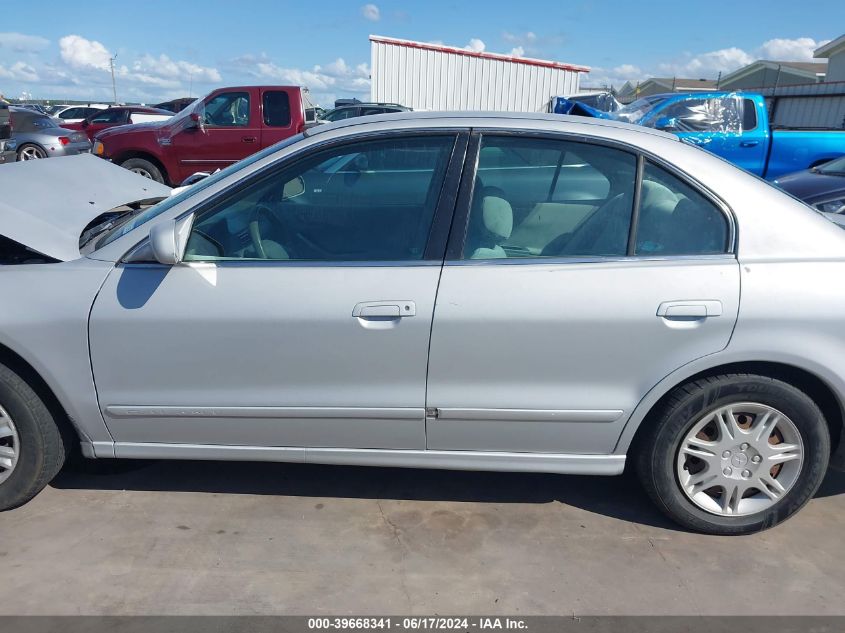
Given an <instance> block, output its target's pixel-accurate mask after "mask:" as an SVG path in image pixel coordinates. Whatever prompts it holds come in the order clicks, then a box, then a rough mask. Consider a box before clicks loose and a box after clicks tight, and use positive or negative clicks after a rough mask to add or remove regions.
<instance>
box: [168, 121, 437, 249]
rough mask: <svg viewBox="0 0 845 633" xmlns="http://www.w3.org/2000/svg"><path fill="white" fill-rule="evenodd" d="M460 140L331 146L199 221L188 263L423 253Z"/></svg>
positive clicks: (250, 188) (399, 140)
mask: <svg viewBox="0 0 845 633" xmlns="http://www.w3.org/2000/svg"><path fill="white" fill-rule="evenodd" d="M453 144H454V137H453V136H451V135H449V136H434V137H416V138H394V139H388V140H373V141H367V142H358V143H354V144H350V145H344V146H342V147H339V148H334V149H329V150H325V151H322V152H319V153H317V154H314V155H312V156H309V157H308V158H305V159H303V160H301V161H298V162H297V163H295V164H294V165H291V166H289V167H286V168H283V169H279V170H275V171H273V173H271V174H270V175H268V176H265V177H264V178H262V179H261V180H258V181H256V182H254V183H252V184H250V185H249V186H247V187H244V188H243V189H241V190H240V191H238V192H237V193H235V194H233V195H232V196H231V197H229V198H228V199H227V200H225V201H224V202H222V203H220V204H219V205H217V206H216V207H214V208H213V209H211V210H209V211H208V212H206V213H204V214H203V215H202V216H200V217H198V218H197V219H196V220H195V221H194V225H193V228H192V231H191V236H190V238H189V240H188V244H187V247H186V250H185V257H184V258H185V261H202V260H205V261H208V260H211V261H217V260H300V261H330V262H346V261H407V260H419V259H422V257H423V253H424V251H425V245H426V242H427V240H428V233H429V230H430V228H431V223H432V219H433V217H434V210H435V208H436V206H437V201H438V199H439V196H440V189H441V186H442V184H443V177H444V174H445V170H446V165H447V163H448V160H449V156H450V154H451V150H452V146H453Z"/></svg>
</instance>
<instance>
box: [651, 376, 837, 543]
mask: <svg viewBox="0 0 845 633" xmlns="http://www.w3.org/2000/svg"><path fill="white" fill-rule="evenodd" d="M654 422H655V423H654V424H653V425H652V426H651V427H650V429H649V431H648V433H647V435H646V436H644V437H643V440H642V441H641V442H639V444H638V446H639V449H638V450H639V453H638V455H637V469H638V472H639V475H640V478H641V480H642V482H643V485H644V486H645V488H646V491H647V492H648V493H649V495H650V496H651V497H652V499H653V500H654V501H655V503H656V504H657V505H658V507H659V508H660V509H661V510H663V511H664V512H665V513H666V514H667V515H668V516H669V517H670V518H672V519H673V520H675V521H677V522H678V523H680V524H681V525H683V526H685V527H688V528H691V529H693V530H697V531H700V532H707V533H712V534H747V533H750V532H755V531H759V530H763V529H766V528H768V527H772V526H773V525H775V524H777V523H779V522H781V521H783V520H785V519H787V518H788V517H790V516H792V515H793V514H794V513H795V512H797V511H798V510H799V509H800V508H801V507H803V506H804V504H806V503H807V502H808V501H809V500H810V499H811V498H812V496H813V495H814V494H815V492H816V490H817V489H818V487H819V485H820V484H821V482H822V479H823V477H824V474H825V471H826V470H827V464H828V460H829V457H830V433H829V429H828V426H827V423H826V421H825V419H824V416H823V415H822V413H821V411H820V410H819V408H818V406H816V404H815V403H814V402H813V401H812V400H811V399H810V398H809V397H808V396H807V395H806V394H805V393H803V392H802V391H800V390H798V389H796V388H795V387H793V386H792V385H789V384H787V383H785V382H782V381H780V380H775V379H772V378H768V377H765V376H756V375H748V374H732V375H725V376H717V377H712V378H706V379H702V380H698V381H694V382H690V383H688V384H686V385H683V386H681V387H678V388H677V389H676V390H675V391H674V392H673V393H671V394H670V395H669V397H668V398H667V399H666V402H665V403H664V406H663V407H662V409H661V410H660V411H659V412H658V413H657V418H656V419H655V420H654Z"/></svg>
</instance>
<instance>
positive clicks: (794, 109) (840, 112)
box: [748, 81, 845, 129]
mask: <svg viewBox="0 0 845 633" xmlns="http://www.w3.org/2000/svg"><path fill="white" fill-rule="evenodd" d="M748 92H759V93H760V94H762V95H763V96H764V97H766V103H767V104H768V105H769V108H770V110H772V109H773V110H774V117H773V120H772V122H771V123H772V125H775V126H779V127H810V128H813V127H817V128H833V129H845V82H842V81H838V82H826V83H820V84H804V85H801V86H781V87H778V88H763V89H758V90H749V91H748ZM775 102H776V103H775Z"/></svg>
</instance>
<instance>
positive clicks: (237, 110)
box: [203, 92, 249, 127]
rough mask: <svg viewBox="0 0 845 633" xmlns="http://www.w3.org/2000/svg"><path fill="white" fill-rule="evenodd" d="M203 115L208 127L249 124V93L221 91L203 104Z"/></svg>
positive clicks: (243, 125)
mask: <svg viewBox="0 0 845 633" xmlns="http://www.w3.org/2000/svg"><path fill="white" fill-rule="evenodd" d="M203 117H204V121H205V124H206V125H207V126H209V127H245V126H247V125H249V93H248V92H223V93H220V94H219V95H217V96H216V97H214V98H213V99H211V100H210V101H209V102H208V103H206V104H205V108H204V112H203Z"/></svg>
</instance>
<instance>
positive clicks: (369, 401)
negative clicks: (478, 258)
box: [90, 133, 466, 449]
mask: <svg viewBox="0 0 845 633" xmlns="http://www.w3.org/2000/svg"><path fill="white" fill-rule="evenodd" d="M465 147H466V137H465V136H458V135H456V134H454V133H448V134H445V133H439V134H438V133H432V134H423V135H411V136H395V135H393V136H386V137H378V138H372V137H369V138H367V139H359V140H356V141H353V142H345V143H344V144H342V145H339V146H331V147H328V148H323V149H319V150H314V151H312V152H310V153H306V154H304V155H303V154H300V155H299V157H298V158H289V159H288V160H287V161H285V162H283V163H282V164H279V165H276V166H273V167H271V168H269V169H265V170H263V171H262V172H261V173H259V174H254V175H253V176H251V177H250V178H249V179H247V180H246V181H245V182H243V183H239V185H238V186H237V188H236V189H234V190H233V191H232V192H231V193H228V194H226V195H225V196H224V197H222V198H221V199H219V200H217V201H215V202H213V203H210V206H209V205H206V206H204V207H203V208H199V209H197V211H196V213H195V217H194V220H193V225H192V228H191V233H190V237H189V239H188V240H187V246H186V249H185V254H184V260H183V262H182V263H180V264H177V265H175V266H172V267H165V266H161V265H156V264H123V265H120V266H118V267H117V268H115V270H114V271H113V273H112V274H111V275H110V276H109V278H108V279H107V280H106V283H105V285H104V286H103V288H102V290H101V291H100V293H99V296H98V298H97V300H96V302H95V305H94V307H93V310H92V314H91V321H90V331H91V357H92V366H93V370H94V376H95V381H96V385H97V392H98V395H99V401H100V405H101V408H102V412H103V415H104V416H105V419H106V421H107V423H108V427H109V430H110V431H111V433H112V435H113V437H114V439H115V440H116V441H117V442H118V443H122V442H136V443H137V442H140V443H148V442H155V443H176V444H202V445H209V444H213V445H237V446H256V447H266V446H275V447H278V446H282V447H285V446H289V447H303V446H311V447H330V448H331V447H338V448H362V449H368V448H406V449H423V448H425V422H424V407H425V381H426V367H427V360H428V345H429V337H430V330H431V320H432V313H433V310H434V302H435V293H436V289H437V283H438V280H439V277H440V270H441V267H442V258H443V253H444V251H445V246H446V237H445V236H446V234H447V233H448V226H449V221H450V216H451V212H452V209H453V207H454V191H452V192H450V188H456V187H457V180H458V177H459V170H460V167H461V165H462V163H463V153H462V152H463V151H464V150H465ZM455 170H458V171H457V172H455ZM444 182H445V183H447V184H446V185H444ZM450 200H451V201H452V202H451V203H450ZM430 236H431V237H430ZM118 446H120V444H118Z"/></svg>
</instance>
